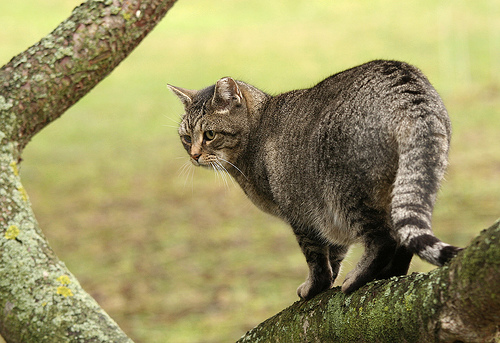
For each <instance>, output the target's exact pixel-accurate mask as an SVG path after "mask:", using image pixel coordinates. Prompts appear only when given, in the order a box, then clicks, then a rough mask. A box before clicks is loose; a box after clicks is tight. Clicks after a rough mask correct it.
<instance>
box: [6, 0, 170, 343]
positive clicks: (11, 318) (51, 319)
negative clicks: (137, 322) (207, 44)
mask: <svg viewBox="0 0 500 343" xmlns="http://www.w3.org/2000/svg"><path fill="white" fill-rule="evenodd" d="M174 2H175V0H123V1H122V0H89V1H87V2H85V3H84V4H82V5H81V6H80V7H78V8H76V9H75V10H74V11H73V14H72V15H71V17H70V18H68V19H67V20H66V21H64V22H63V23H62V24H61V25H59V27H57V28H56V29H55V30H54V31H53V32H52V33H51V34H49V35H48V36H47V37H45V38H43V39H42V40H41V41H40V42H39V43H37V44H35V45H33V46H32V47H30V48H29V49H28V50H26V51H25V52H23V53H21V54H19V55H18V56H16V57H14V58H13V59H12V60H11V61H10V62H9V63H8V64H7V65H5V66H4V67H3V68H1V69H0V334H1V335H2V336H3V338H5V340H6V341H7V342H37V343H39V342H55V341H57V342H131V341H130V339H129V338H128V337H127V336H126V335H125V333H123V332H122V331H121V330H120V328H119V327H118V326H117V324H116V323H115V322H114V321H113V320H112V319H111V318H110V317H109V316H108V315H107V314H106V313H105V312H104V311H103V310H102V309H101V308H100V307H99V305H98V304H97V303H96V301H95V300H94V299H92V297H90V295H88V294H87V293H86V292H85V291H84V290H83V289H82V287H81V286H80V284H79V283H78V280H76V278H75V277H74V276H73V275H72V274H71V273H70V272H69V271H68V270H67V268H66V266H65V265H64V263H63V262H61V261H59V259H58V258H57V256H56V255H55V254H54V252H53V251H52V250H51V248H50V247H49V244H48V242H47V241H46V239H45V237H44V235H43V233H42V231H41V230H40V228H39V226H38V223H37V221H36V219H35V216H34V214H33V212H32V210H31V205H30V202H29V199H28V195H27V193H26V191H25V190H24V188H23V186H22V184H21V179H20V176H19V172H18V163H19V161H20V160H21V158H20V156H21V152H22V150H23V148H24V147H25V146H26V144H27V143H28V142H29V141H30V139H31V138H32V137H33V135H35V134H36V133H37V132H39V131H40V130H41V129H43V128H44V127H45V126H46V125H47V124H49V123H50V122H52V121H53V120H55V119H57V118H58V117H59V116H61V115H62V114H63V113H64V112H65V111H66V109H68V108H69V107H70V106H72V105H73V104H74V103H76V102H77V101H78V100H79V99H80V98H82V97H83V96H84V95H85V94H87V93H88V92H89V91H90V90H91V89H92V88H93V87H94V86H95V85H97V83H99V82H100V81H101V80H102V79H104V78H105V77H106V76H107V75H108V74H109V73H110V72H111V71H112V70H113V69H114V68H115V67H116V66H117V65H118V64H119V63H120V62H121V61H122V60H123V59H124V58H125V57H127V56H128V54H129V53H130V52H131V51H132V50H133V49H134V48H135V47H136V46H137V45H138V44H139V42H140V41H141V40H142V39H143V38H144V37H145V36H146V35H147V34H148V33H149V32H150V31H151V30H152V29H153V28H154V27H155V25H156V24H157V23H158V22H159V21H160V20H161V19H162V18H163V16H164V15H165V14H166V13H167V11H168V10H169V9H170V8H171V7H172V6H173V4H174Z"/></svg>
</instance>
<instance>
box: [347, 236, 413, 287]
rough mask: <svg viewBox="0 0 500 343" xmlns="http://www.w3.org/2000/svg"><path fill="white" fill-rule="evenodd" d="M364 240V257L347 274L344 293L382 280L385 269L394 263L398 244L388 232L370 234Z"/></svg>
mask: <svg viewBox="0 0 500 343" xmlns="http://www.w3.org/2000/svg"><path fill="white" fill-rule="evenodd" d="M363 239H364V246H365V251H364V253H363V256H362V257H361V260H360V261H359V262H358V264H357V265H356V268H354V269H353V270H352V271H350V272H349V273H348V274H347V276H346V278H345V280H344V282H343V284H342V292H344V293H346V294H349V293H352V292H354V291H355V290H357V289H358V288H360V287H361V286H363V285H365V284H366V283H368V282H370V281H373V280H375V279H378V278H380V277H381V275H382V274H384V269H386V268H387V267H388V266H389V265H390V264H391V262H392V261H393V257H394V256H395V253H396V248H397V243H396V241H395V240H394V239H393V238H392V237H391V236H390V235H389V233H388V231H387V234H383V233H382V232H380V231H379V232H375V233H373V234H368V235H367V236H365V237H363ZM408 264H409V261H408ZM400 267H401V266H400ZM399 269H404V268H399ZM387 271H389V270H387ZM391 272H392V270H391Z"/></svg>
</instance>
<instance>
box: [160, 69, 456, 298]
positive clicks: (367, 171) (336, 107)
mask: <svg viewBox="0 0 500 343" xmlns="http://www.w3.org/2000/svg"><path fill="white" fill-rule="evenodd" d="M169 88H170V89H171V90H172V91H173V92H174V93H175V94H176V95H177V96H178V97H179V98H180V100H181V101H182V102H183V104H184V106H185V114H184V115H183V117H182V122H181V124H180V128H179V135H180V138H181V141H182V144H183V145H184V148H185V149H186V151H187V152H188V154H189V155H190V157H191V162H192V163H193V164H194V165H196V166H202V167H209V168H213V169H219V170H225V171H227V172H229V174H231V176H232V177H233V178H234V179H235V180H236V181H237V182H238V184H239V185H240V186H241V188H242V189H243V190H244V192H245V193H246V195H247V196H248V197H249V198H250V200H251V201H252V202H253V203H254V204H255V205H257V206H258V207H259V208H261V209H262V210H264V211H265V212H268V213H270V214H273V215H276V216H278V217H280V218H282V219H283V220H285V221H286V222H287V223H289V224H290V225H291V227H292V229H293V232H294V233H295V235H296V237H297V240H298V243H299V245H300V248H301V249H302V252H303V253H304V255H305V258H306V261H307V264H308V266H309V276H308V277H307V279H306V281H305V282H304V283H303V284H302V285H300V286H299V288H298V290H297V293H298V295H299V296H300V298H302V299H310V298H312V297H313V296H315V295H316V294H318V293H320V292H322V291H325V290H327V289H329V288H331V287H332V285H333V282H334V280H335V278H336V277H337V274H338V272H339V268H340V263H341V261H342V259H343V258H344V256H345V255H346V252H347V250H348V248H349V246H350V245H351V244H353V243H354V242H362V244H363V245H364V248H365V251H364V254H363V256H362V258H361V260H360V261H359V263H358V264H357V266H356V268H355V269H354V270H353V271H351V272H350V273H349V274H348V275H347V276H346V279H345V281H344V282H343V284H342V291H343V292H344V293H346V294H349V293H351V292H353V291H354V290H356V289H358V288H359V287H361V286H363V285H364V284H366V283H367V282H369V281H372V280H375V279H383V278H388V277H391V276H395V275H404V274H406V272H407V271H408V267H409V265H410V261H411V259H412V256H413V254H417V255H418V256H419V257H421V258H422V259H424V260H426V261H428V262H430V263H432V264H435V265H438V266H441V265H443V264H445V263H446V262H448V261H449V260H450V259H451V258H453V257H454V256H455V255H456V254H457V253H458V251H460V250H461V249H460V248H457V247H454V246H451V245H449V244H446V243H443V242H442V241H440V240H439V239H438V238H436V237H435V236H434V234H433V233H432V230H431V215H432V210H433V206H434V202H435V200H436V193H437V191H438V188H439V183H440V181H441V179H442V178H443V174H444V172H445V168H446V165H447V155H448V149H449V144H450V133H451V128H450V121H449V118H448V115H447V111H446V109H445V107H444V105H443V102H442V100H441V98H440V97H439V95H438V93H437V92H436V90H435V89H434V88H433V87H432V85H431V84H430V83H429V81H428V80H427V78H426V77H425V76H424V75H423V74H422V72H420V71H419V70H418V69H417V68H415V67H413V66H411V65H408V64H406V63H403V62H397V61H382V60H378V61H372V62H369V63H366V64H363V65H361V66H358V67H355V68H352V69H349V70H346V71H343V72H341V73H338V74H335V75H333V76H330V77H328V78H327V79H325V80H324V81H322V82H320V83H319V84H317V85H316V86H314V87H312V88H308V89H302V90H295V91H291V92H287V93H283V94H280V95H277V96H271V95H268V94H266V93H264V92H262V91H260V90H259V89H257V88H255V87H253V86H251V85H249V84H246V83H244V82H241V81H236V80H233V79H232V78H230V77H225V78H223V79H220V80H219V81H217V83H216V84H215V85H212V86H210V87H207V88H205V89H202V90H200V91H195V90H187V89H183V88H179V87H174V86H170V85H169Z"/></svg>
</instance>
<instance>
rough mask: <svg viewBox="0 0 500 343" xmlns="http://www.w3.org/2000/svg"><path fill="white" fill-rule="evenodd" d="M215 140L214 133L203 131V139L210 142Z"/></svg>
mask: <svg viewBox="0 0 500 343" xmlns="http://www.w3.org/2000/svg"><path fill="white" fill-rule="evenodd" d="M214 138H215V132H214V131H212V130H208V131H205V139H206V140H207V141H211V140H213V139H214Z"/></svg>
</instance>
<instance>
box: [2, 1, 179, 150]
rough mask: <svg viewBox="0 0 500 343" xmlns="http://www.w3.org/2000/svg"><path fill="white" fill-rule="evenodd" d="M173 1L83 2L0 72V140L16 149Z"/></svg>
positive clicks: (98, 75)
mask: <svg viewBox="0 0 500 343" xmlns="http://www.w3.org/2000/svg"><path fill="white" fill-rule="evenodd" d="M174 3H175V0H123V1H122V0H89V1H87V2H85V3H83V4H82V5H80V6H79V7H77V8H76V9H75V10H74V11H73V13H72V15H71V16H70V17H69V18H68V19H67V20H65V21H64V22H63V23H61V24H60V25H59V26H58V27H57V28H56V29H55V30H54V31H53V32H52V33H51V34H49V35H48V36H46V37H45V38H43V39H42V40H41V41H40V42H38V43H37V44H35V45H33V46H32V47H30V48H29V49H27V50H26V51H24V52H23V53H21V54H19V55H17V56H16V57H14V58H13V59H12V60H11V61H10V62H9V63H8V64H6V65H5V66H4V67H2V69H0V118H1V120H2V121H3V122H4V123H5V125H3V127H2V131H3V136H2V137H0V138H2V141H3V142H4V141H5V140H7V141H15V142H17V143H18V144H19V147H20V149H22V148H23V147H24V146H26V144H27V143H28V141H29V140H30V139H31V137H32V136H33V135H34V134H36V133H37V132H38V131H40V130H41V129H42V128H43V127H45V126H46V125H47V124H48V123H50V122H51V121H53V120H54V119H56V118H58V117H59V116H61V115H62V114H63V113H64V112H65V111H66V110H67V109H68V108H69V107H70V106H72V105H73V104H75V103H76V102H77V101H78V100H80V99H81V98H82V97H83V96H84V95H85V94H87V93H88V92H89V91H90V90H91V89H92V88H93V87H94V86H96V85H97V84H98V83H99V82H100V81H101V80H103V79H104V78H105V77H106V76H107V75H108V74H109V73H110V72H111V71H112V70H113V69H114V68H115V67H116V66H118V64H119V63H120V62H121V61H122V60H123V59H124V58H125V57H127V56H128V55H129V54H130V52H131V51H132V50H133V49H134V48H135V47H136V46H137V45H138V44H139V43H140V42H141V41H142V39H143V38H144V37H145V36H146V35H147V34H148V33H149V32H150V31H151V30H152V29H153V28H154V27H155V25H156V24H157V23H158V22H159V21H160V20H161V19H162V18H163V17H164V16H165V14H166V13H167V11H168V10H169V9H170V8H171V7H172V6H173V4H174Z"/></svg>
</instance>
